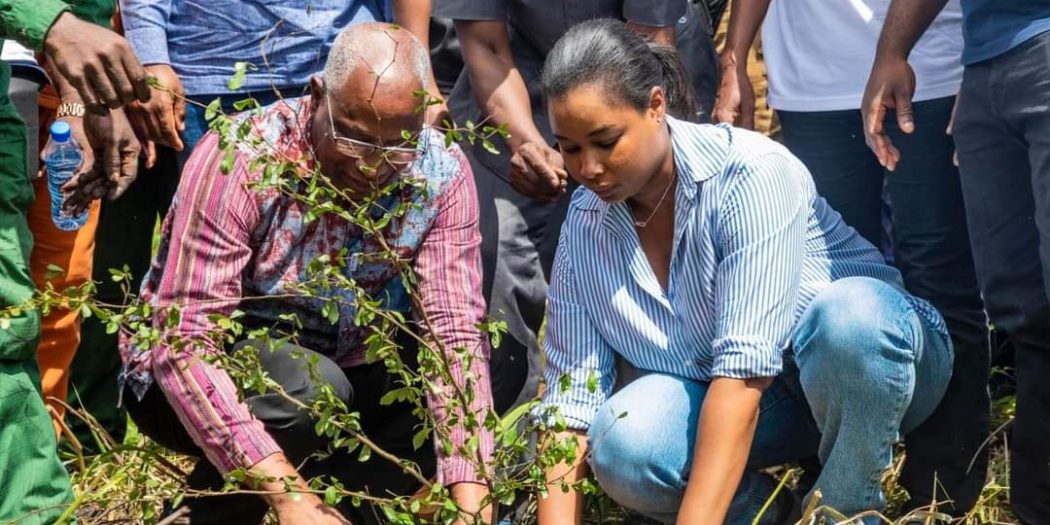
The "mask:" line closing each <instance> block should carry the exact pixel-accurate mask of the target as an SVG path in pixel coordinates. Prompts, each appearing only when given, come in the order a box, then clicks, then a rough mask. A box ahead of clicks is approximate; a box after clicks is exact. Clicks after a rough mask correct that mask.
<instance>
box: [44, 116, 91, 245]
mask: <svg viewBox="0 0 1050 525" xmlns="http://www.w3.org/2000/svg"><path fill="white" fill-rule="evenodd" d="M50 131H51V141H50V142H48V144H47V147H46V148H44V164H45V165H46V166H47V186H48V189H50V190H51V220H52V221H54V223H55V226H56V227H57V228H58V229H60V230H65V231H73V230H78V229H80V227H81V226H83V225H84V223H86V222H87V218H88V212H87V211H84V212H83V213H81V214H80V215H76V216H73V215H69V214H68V213H66V212H65V211H63V210H62V205H63V204H65V202H66V196H65V195H64V194H63V193H62V185H64V184H65V183H66V182H69V179H71V178H72V177H73V174H74V173H76V171H77V168H79V167H80V163H81V162H82V161H83V160H84V154H83V153H81V151H80V146H79V145H78V144H77V141H75V140H73V137H72V133H71V131H70V129H69V124H67V123H66V122H63V121H61V120H57V121H55V122H54V123H53V124H51V130H50Z"/></svg>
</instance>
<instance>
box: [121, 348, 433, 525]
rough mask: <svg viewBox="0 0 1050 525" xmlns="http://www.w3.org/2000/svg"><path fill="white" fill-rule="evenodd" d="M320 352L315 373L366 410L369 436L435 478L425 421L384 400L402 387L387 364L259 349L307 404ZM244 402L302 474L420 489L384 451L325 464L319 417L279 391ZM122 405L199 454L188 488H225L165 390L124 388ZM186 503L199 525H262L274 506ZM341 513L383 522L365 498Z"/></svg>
mask: <svg viewBox="0 0 1050 525" xmlns="http://www.w3.org/2000/svg"><path fill="white" fill-rule="evenodd" d="M398 343H399V344H400V346H401V348H402V349H403V350H402V357H403V359H404V360H405V362H406V364H409V365H410V366H415V357H414V356H415V355H416V345H415V344H414V343H413V340H411V339H410V338H408V337H399V338H398ZM247 344H251V342H250V341H249V342H242V343H239V345H238V346H240V345H247ZM257 346H258V347H262V346H263V345H262V344H258V345H257ZM293 352H301V353H303V354H304V355H305V356H306V357H307V358H306V359H302V358H300V359H296V358H295V357H294V356H293ZM314 357H316V358H317V365H316V367H315V370H314V371H315V377H316V378H317V379H318V380H319V381H324V382H326V383H328V384H330V385H332V387H333V388H334V390H335V392H336V393H337V395H339V397H341V398H342V399H343V400H344V401H346V402H347V404H348V406H350V409H351V410H353V411H357V412H360V416H361V418H360V421H361V427H362V429H363V431H364V433H365V434H366V435H367V436H368V437H369V439H372V440H374V441H375V442H376V443H377V444H378V445H379V446H380V447H382V448H384V449H385V450H387V451H389V452H391V453H393V454H394V455H396V456H398V457H400V458H403V459H408V460H411V461H413V462H415V463H416V464H417V465H419V468H420V470H421V471H422V473H423V475H424V476H427V477H432V476H433V474H434V472H435V468H436V457H435V454H434V448H433V444H432V442H431V440H430V439H428V440H427V442H426V443H424V444H423V446H422V447H420V448H419V449H418V450H416V449H414V448H413V446H412V436H413V435H414V434H415V431H416V427H417V426H418V425H419V423H420V421H419V419H418V418H417V417H416V416H414V415H413V414H412V412H411V410H412V408H411V405H409V404H407V403H395V404H393V405H386V406H381V405H380V404H379V400H380V399H381V398H382V397H383V395H384V394H386V393H387V392H389V391H390V390H392V389H394V388H398V387H399V385H397V384H396V383H395V382H394V376H391V375H390V374H388V373H387V371H386V367H385V366H384V365H383V364H382V363H375V364H370V365H363V366H356V367H352V368H347V369H343V368H340V367H339V366H338V365H336V364H335V362H333V361H332V360H331V359H328V358H327V357H324V356H322V355H320V354H318V353H317V352H314V351H313V350H310V349H306V348H302V347H298V346H295V345H291V344H289V345H285V346H283V347H279V348H275V349H273V350H265V349H264V350H260V352H259V358H260V361H261V364H262V367H263V369H264V370H265V371H266V372H267V374H269V376H270V378H271V379H273V380H275V381H276V382H278V383H279V384H281V385H282V386H284V388H285V390H286V391H287V392H288V393H289V394H290V395H291V396H292V397H294V398H295V399H298V400H300V401H304V402H307V403H309V402H311V401H312V400H313V399H315V398H316V397H317V394H318V385H319V383H318V382H317V381H315V379H314V378H312V377H311V374H310V369H309V366H308V365H307V364H306V363H307V362H308V359H310V358H314ZM246 402H247V404H248V407H249V409H250V410H251V411H252V413H253V414H254V415H255V417H256V418H258V419H259V420H260V421H262V423H263V425H264V426H265V427H266V430H267V432H269V433H270V435H271V436H273V438H274V440H275V441H276V442H277V444H278V445H280V447H281V449H282V450H283V451H284V453H285V455H286V456H287V457H288V459H289V461H291V462H292V463H293V464H296V465H298V464H300V463H303V462H304V461H305V464H304V465H303V467H301V468H300V473H302V474H303V475H304V476H307V477H313V476H318V475H324V476H334V477H336V478H337V479H339V480H340V481H341V482H342V484H343V487H344V488H346V489H348V490H354V491H367V492H368V493H370V494H373V495H377V496H385V495H390V494H395V495H406V494H412V493H413V492H415V491H416V490H417V489H418V488H419V483H418V482H417V481H416V480H415V479H414V478H413V477H411V476H409V475H408V474H406V473H404V471H403V470H402V469H401V468H400V467H398V466H397V465H394V464H392V463H390V462H389V461H387V460H385V459H383V458H380V457H379V456H378V455H372V457H371V458H369V460H368V461H366V462H363V463H362V462H359V461H358V459H357V453H356V451H355V453H351V454H349V455H348V454H346V453H342V452H337V453H335V454H332V455H330V456H328V457H327V458H325V459H324V460H322V461H318V460H315V459H310V456H311V455H312V454H313V453H314V452H317V451H319V450H322V449H324V447H325V446H326V445H327V443H326V439H325V438H322V437H319V436H317V434H316V433H315V432H314V423H315V421H314V420H313V418H312V417H311V416H310V415H309V414H308V413H307V412H305V411H302V410H299V409H298V408H297V407H296V406H294V405H293V404H292V403H291V402H289V401H288V400H287V399H285V398H284V397H282V396H280V395H278V394H276V393H266V394H263V395H250V396H249V397H247V399H246ZM124 403H125V405H126V406H127V408H128V412H129V413H130V414H131V418H132V419H133V420H134V421H135V423H136V424H137V425H138V426H139V429H140V430H141V431H142V432H143V433H144V434H146V435H147V436H149V437H150V438H152V439H153V440H155V441H157V442H158V443H160V444H161V445H163V446H165V447H167V448H169V449H171V450H174V451H177V452H180V453H183V454H188V455H191V456H196V457H198V458H201V459H200V460H199V461H198V462H197V465H196V467H195V468H194V469H193V471H192V472H191V473H190V475H189V478H188V480H187V484H188V486H189V487H190V488H192V489H207V490H216V491H218V490H221V489H222V487H223V484H224V482H223V478H222V475H220V474H219V472H218V470H217V469H216V468H215V467H214V466H213V465H212V464H211V463H210V462H209V461H208V460H207V459H205V458H204V456H203V452H202V451H201V450H200V448H199V447H197V445H196V444H194V443H193V440H192V439H191V438H190V436H189V434H188V433H187V432H186V430H185V428H184V427H183V426H182V424H181V423H180V422H179V420H178V418H177V417H176V415H175V413H174V410H173V409H172V408H171V406H170V405H169V404H168V401H167V399H166V398H165V396H164V394H163V392H161V390H160V388H159V387H157V386H156V385H153V386H151V387H150V388H149V390H148V391H147V392H146V395H145V396H144V397H143V399H142V400H141V401H140V400H138V399H136V397H135V395H134V394H133V393H132V392H131V391H130V390H126V391H125V392H124ZM184 504H185V505H186V506H187V507H188V508H189V511H190V514H189V517H190V521H191V523H193V524H194V525H200V524H212V523H214V524H221V525H231V524H234V523H237V524H240V523H246V524H247V523H252V524H254V523H259V522H260V521H262V518H263V516H264V515H265V514H266V511H267V510H268V507H267V505H266V503H265V502H264V501H263V500H262V499H261V498H259V497H257V496H254V495H250V494H231V495H223V496H210V497H201V498H187V499H186V500H185V503H184ZM340 511H341V512H343V514H344V515H345V516H346V517H347V518H349V519H350V520H351V521H353V523H354V524H355V525H362V524H378V523H380V520H379V516H381V515H382V513H381V512H380V511H379V510H378V509H375V508H373V507H371V506H369V505H368V504H367V503H362V505H361V507H360V508H355V507H353V506H352V505H351V504H350V501H349V499H346V500H344V503H343V504H341V505H340Z"/></svg>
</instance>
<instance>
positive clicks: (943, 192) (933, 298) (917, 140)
mask: <svg viewBox="0 0 1050 525" xmlns="http://www.w3.org/2000/svg"><path fill="white" fill-rule="evenodd" d="M954 101H955V99H954V97H948V98H941V99H936V100H926V101H922V102H916V103H915V104H914V108H913V109H914V112H915V126H916V127H915V130H914V132H912V133H910V134H906V133H903V132H901V131H900V129H899V128H898V127H897V122H896V119H895V118H887V119H886V133H887V134H888V135H889V136H890V138H891V139H892V140H893V143H894V144H895V145H896V146H897V147H898V148H899V149H900V151H901V162H900V163H899V164H898V165H897V169H896V171H893V172H890V171H887V170H886V169H885V168H883V167H882V166H881V165H879V162H878V160H877V159H876V158H875V155H874V154H873V153H872V152H871V150H869V149H868V146H867V145H866V144H865V143H864V131H863V123H862V122H861V115H860V111H859V110H852V111H819V112H794V111H781V112H778V115H779V116H780V120H781V124H782V125H783V129H784V142H785V144H786V145H787V147H788V148H789V149H790V150H791V152H792V153H794V154H795V155H796V156H798V158H799V159H801V160H802V162H804V163H805V164H806V167H807V168H808V169H809V171H810V172H811V173H812V174H813V181H814V182H815V183H816V186H817V191H818V192H819V193H820V194H821V196H823V197H824V198H825V199H827V201H828V203H829V204H831V206H832V207H833V208H835V209H836V210H837V211H838V212H839V213H841V214H842V217H843V219H845V221H846V223H847V224H849V225H850V226H852V227H854V228H855V229H856V230H857V231H858V232H859V233H860V234H861V235H863V236H864V237H865V238H867V239H868V240H869V241H871V242H872V243H873V244H875V245H876V246H880V245H881V244H880V237H881V236H882V234H883V231H882V224H881V219H882V194H883V189H884V188H885V191H886V193H887V195H888V196H889V199H890V204H891V212H892V218H893V239H892V241H893V247H894V264H895V265H896V266H897V268H898V269H900V271H901V275H903V276H904V284H905V286H906V287H907V289H908V291H909V292H911V293H913V294H915V295H916V296H918V297H922V298H923V299H926V300H927V301H930V302H931V303H932V304H933V305H934V306H935V307H937V310H939V311H940V312H941V314H942V315H944V319H945V321H946V322H947V324H948V330H949V332H950V333H951V336H952V342H953V343H954V347H955V354H956V356H955V369H954V371H953V373H952V380H951V384H950V385H949V386H948V391H947V393H946V394H945V396H944V402H943V403H941V406H940V407H938V409H937V411H936V412H935V413H934V414H933V416H931V417H930V419H929V422H928V423H927V424H925V425H923V426H922V427H921V428H918V429H916V431H915V432H912V433H911V434H909V435H908V436H906V438H905V446H906V448H907V449H908V452H909V454H908V461H906V462H905V464H904V468H903V470H902V471H901V478H900V483H901V485H902V486H904V488H905V489H907V490H908V493H909V494H910V495H911V501H910V502H909V504H908V508H914V507H916V506H922V505H929V504H930V503H931V502H932V501H934V499H936V500H937V501H939V502H945V501H949V500H950V501H952V502H953V506H949V505H951V504H949V505H945V506H944V508H942V509H941V510H942V511H945V512H950V513H952V514H956V515H960V514H963V513H965V512H967V511H968V510H969V509H970V508H971V507H972V506H973V505H974V503H976V501H977V498H978V496H979V495H980V493H981V489H982V488H983V487H984V480H985V471H986V466H987V457H988V453H987V447H984V441H985V438H987V437H988V426H989V406H990V401H989V398H988V388H987V385H988V375H989V345H988V324H987V321H986V319H985V314H984V310H983V304H982V301H981V294H980V292H979V291H978V286H977V277H976V272H975V270H974V261H973V254H972V252H971V249H970V239H969V237H968V236H967V228H966V212H965V210H964V207H963V195H962V189H961V184H960V177H959V171H958V170H957V169H956V168H955V166H954V164H953V163H952V152H953V151H954V146H953V144H952V138H951V137H950V136H948V135H946V134H945V132H944V130H945V128H946V127H947V125H948V121H949V119H950V117H951V112H952V105H953V103H954ZM935 487H936V493H935V492H934V489H935Z"/></svg>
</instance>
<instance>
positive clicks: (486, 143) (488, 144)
mask: <svg viewBox="0 0 1050 525" xmlns="http://www.w3.org/2000/svg"><path fill="white" fill-rule="evenodd" d="M481 147H483V148H485V151H487V152H489V153H491V154H493V155H499V149H498V148H497V147H496V145H495V144H493V143H492V141H491V140H489V139H481Z"/></svg>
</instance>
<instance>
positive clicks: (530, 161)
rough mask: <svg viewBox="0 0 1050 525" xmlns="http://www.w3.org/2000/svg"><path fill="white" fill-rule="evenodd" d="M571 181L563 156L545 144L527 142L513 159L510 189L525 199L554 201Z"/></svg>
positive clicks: (511, 159)
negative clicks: (525, 197)
mask: <svg viewBox="0 0 1050 525" xmlns="http://www.w3.org/2000/svg"><path fill="white" fill-rule="evenodd" d="M568 178H569V175H568V173H567V172H566V171H565V164H564V161H562V158H561V154H560V153H558V152H557V151H555V150H554V149H553V148H551V147H550V146H548V145H546V144H543V143H540V142H526V143H524V144H522V145H521V146H520V147H518V149H517V150H516V151H515V152H514V155H513V156H511V158H510V185H511V187H512V188H514V190H515V191H517V192H518V193H520V194H522V195H526V196H528V197H532V198H534V199H540V200H546V201H555V200H557V199H558V197H559V196H560V195H561V194H563V193H565V187H566V184H567V182H568Z"/></svg>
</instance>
